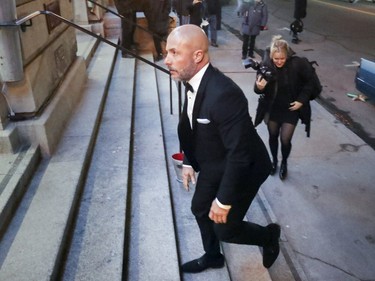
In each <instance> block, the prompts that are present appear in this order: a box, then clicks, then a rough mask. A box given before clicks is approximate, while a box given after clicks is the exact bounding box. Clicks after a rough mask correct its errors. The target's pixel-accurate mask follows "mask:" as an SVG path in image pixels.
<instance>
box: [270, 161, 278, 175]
mask: <svg viewBox="0 0 375 281" xmlns="http://www.w3.org/2000/svg"><path fill="white" fill-rule="evenodd" d="M276 170H277V162H273V163H272V167H271V172H270V175H271V176H273V175H274V174H275V173H276Z"/></svg>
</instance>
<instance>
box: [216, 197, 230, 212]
mask: <svg viewBox="0 0 375 281" xmlns="http://www.w3.org/2000/svg"><path fill="white" fill-rule="evenodd" d="M215 201H216V204H217V205H218V206H219V207H220V208H221V209H224V210H229V209H230V208H232V206H231V205H224V204H221V202H220V201H219V199H217V198H216V199H215Z"/></svg>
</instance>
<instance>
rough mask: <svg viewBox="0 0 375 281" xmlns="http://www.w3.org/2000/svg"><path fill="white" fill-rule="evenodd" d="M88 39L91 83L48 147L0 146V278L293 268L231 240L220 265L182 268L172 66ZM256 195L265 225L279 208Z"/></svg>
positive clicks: (254, 276)
mask: <svg viewBox="0 0 375 281" xmlns="http://www.w3.org/2000/svg"><path fill="white" fill-rule="evenodd" d="M90 46H91V47H88V48H87V52H85V53H86V55H82V57H83V58H84V59H85V60H86V64H87V65H88V69H87V76H88V78H87V83H86V85H85V87H84V88H83V89H82V91H83V93H82V98H81V100H80V102H79V104H78V106H77V107H76V109H75V111H74V113H73V114H72V116H71V118H70V121H69V123H68V124H67V126H66V128H65V130H64V132H62V138H61V140H60V142H59V144H58V146H57V149H56V152H55V153H54V154H53V155H52V156H51V157H48V158H46V157H41V153H40V149H39V148H38V147H36V148H33V147H28V148H25V149H24V150H23V151H21V152H20V153H19V154H15V156H14V157H13V158H12V157H11V156H10V155H9V156H6V157H10V158H9V161H8V162H9V167H8V170H7V171H4V172H2V173H3V174H4V175H5V176H4V177H3V179H2V182H1V184H2V185H1V188H0V191H1V194H0V206H1V207H2V209H1V214H0V218H1V220H0V222H1V223H0V227H1V230H0V233H1V234H2V236H1V241H0V280H1V281H2V280H4V281H5V280H12V281H13V280H14V281H26V280H27V281H40V280H66V281H68V280H80V281H81V280H98V281H101V280H111V281H117V280H142V281H143V280H146V281H148V280H152V281H154V280H160V281H166V280H171V281H177V280H184V281H189V280H198V281H199V280H202V281H203V280H217V281H228V280H236V281H242V280H243V281H245V280H247V281H263V280H264V281H266V280H271V276H272V280H275V281H287V280H295V279H294V277H293V272H292V271H293V269H290V268H289V266H288V265H287V263H288V257H284V255H281V256H280V258H279V261H278V265H277V266H275V267H273V268H272V269H271V270H270V271H267V270H266V269H265V268H264V267H263V266H262V264H261V253H260V250H259V249H258V248H257V247H245V246H238V245H228V244H223V245H222V248H223V252H224V254H225V257H226V267H224V268H222V269H219V270H208V271H206V272H203V273H201V274H198V275H194V274H183V273H181V272H180V270H179V265H180V264H181V263H183V262H186V261H188V260H191V259H194V258H197V257H199V256H200V255H202V254H203V253H202V246H201V242H200V234H199V230H198V227H197V224H196V222H195V219H194V217H193V216H192V214H191V212H190V201H191V197H192V192H186V191H185V190H184V189H183V187H182V185H181V184H180V183H179V182H178V181H176V174H175V171H174V166H173V163H172V159H171V155H172V154H174V153H176V152H178V151H179V144H178V139H177V135H176V126H177V122H178V112H179V109H178V102H177V101H178V98H177V97H178V94H177V87H176V84H175V83H174V82H172V83H171V85H172V102H171V101H170V95H169V85H170V81H169V76H168V75H166V74H165V73H163V72H161V71H158V70H155V69H154V68H153V67H151V66H149V65H147V64H146V63H144V62H142V61H139V60H136V59H123V58H121V55H119V53H118V52H117V51H116V50H115V49H114V48H113V47H111V46H108V45H105V44H103V43H100V44H97V42H95V43H90ZM88 54H89V55H88ZM142 57H143V58H145V59H147V60H152V57H153V56H152V53H151V52H145V53H143V54H142ZM160 66H163V63H162V62H160ZM171 106H172V108H171ZM171 112H173V114H171ZM4 161H7V160H5V158H3V156H2V162H4ZM11 183H12V184H13V186H15V187H13V188H11V187H10V184H11ZM8 189H12V191H8ZM7 194H9V195H8V197H5V195H7ZM261 196H262V194H260V197H258V198H257V200H256V201H255V202H254V204H253V205H252V207H251V210H250V212H249V214H250V213H251V217H250V215H249V219H250V220H251V221H254V222H258V223H260V224H263V225H264V224H267V223H269V222H270V221H274V220H275V218H274V217H272V212H271V210H270V208H269V207H268V205H267V202H266V201H265V200H264V199H262V197H261ZM265 214H267V215H265ZM270 214H271V216H270ZM284 239H285V238H284ZM284 252H285V253H288V249H284ZM289 253H290V252H289ZM291 254H292V253H291Z"/></svg>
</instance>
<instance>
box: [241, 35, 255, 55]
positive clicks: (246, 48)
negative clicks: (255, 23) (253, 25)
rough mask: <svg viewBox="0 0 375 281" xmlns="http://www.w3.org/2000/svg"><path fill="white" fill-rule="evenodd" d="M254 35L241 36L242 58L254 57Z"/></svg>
mask: <svg viewBox="0 0 375 281" xmlns="http://www.w3.org/2000/svg"><path fill="white" fill-rule="evenodd" d="M256 37H257V36H256V35H246V34H244V35H243V38H242V39H243V43H242V55H243V56H253V55H254V48H255V39H256Z"/></svg>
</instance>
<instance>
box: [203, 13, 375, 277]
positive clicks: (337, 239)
mask: <svg viewBox="0 0 375 281" xmlns="http://www.w3.org/2000/svg"><path fill="white" fill-rule="evenodd" d="M274 20H275V21H277V22H278V23H279V20H277V19H274V18H273V17H272V15H270V18H269V25H270V26H271V25H272V24H273V22H274ZM222 22H223V27H222V30H221V31H219V33H218V35H219V37H218V44H219V48H213V47H210V54H211V61H212V63H213V65H214V66H215V67H218V68H219V69H220V70H221V71H223V72H224V73H225V74H226V75H228V76H229V77H231V78H232V79H233V80H234V81H235V82H236V83H237V84H239V85H240V87H241V88H242V89H243V91H244V92H245V94H246V96H247V98H248V100H249V111H250V114H251V116H252V117H254V116H255V108H256V105H257V96H256V95H255V94H254V93H253V85H254V79H255V72H254V71H253V70H251V69H244V67H243V66H242V61H241V46H242V42H241V41H240V40H239V39H238V38H236V36H234V35H233V34H235V33H236V31H238V30H239V26H240V25H238V24H239V23H240V19H239V18H237V15H236V13H235V6H224V7H223V12H222ZM283 24H284V26H287V23H286V22H285V23H283ZM229 30H230V31H229ZM271 35H272V34H267V37H268V38H269V39H270V38H271ZM262 36H263V35H260V37H262ZM307 36H309V34H306V35H305V37H307ZM311 36H312V38H308V39H307V40H306V41H310V40H312V41H313V40H314V34H311ZM262 40H264V38H263V39H262ZM258 42H259V43H261V42H262V41H261V40H259V41H258ZM268 42H269V41H268ZM268 44H269V43H268ZM316 54H318V55H323V54H322V53H319V51H317V52H316ZM256 59H258V60H259V59H260V58H259V57H257V58H256ZM311 106H312V112H313V113H312V114H313V115H312V119H313V120H312V125H311V137H310V138H307V137H306V134H305V131H304V125H302V124H299V125H298V126H297V129H296V132H295V135H294V138H293V149H292V153H291V156H290V160H289V175H288V178H287V179H286V180H285V181H281V180H280V179H279V178H278V176H277V173H276V175H275V176H271V177H270V178H269V179H268V180H267V181H266V182H265V184H264V185H263V187H262V189H261V194H264V196H265V198H266V200H267V202H268V204H269V205H270V207H271V209H272V213H273V214H274V215H275V218H276V220H277V222H278V223H279V224H280V225H281V226H282V232H283V235H282V240H283V242H286V243H287V244H288V245H289V246H290V247H291V249H292V250H293V252H294V254H295V255H296V260H295V261H292V262H297V263H298V264H299V265H301V268H302V271H303V274H305V276H306V279H304V278H301V280H319V281H320V280H321V281H327V280H340V281H349V280H350V281H354V280H375V269H374V267H373V262H374V260H375V209H374V208H373V202H374V201H375V189H374V184H373V182H374V179H375V178H374V164H375V152H374V150H373V149H372V148H371V147H370V146H369V145H368V144H367V143H365V142H364V141H363V140H362V139H360V138H359V137H358V136H357V135H355V134H354V133H353V132H352V131H350V130H349V129H348V128H347V127H346V126H345V125H344V124H342V123H341V122H340V121H339V120H338V119H337V118H336V116H335V115H333V114H331V113H330V112H328V111H327V110H326V109H325V108H323V107H322V106H321V105H320V104H319V103H318V102H316V101H313V102H312V103H311ZM257 129H258V132H259V134H260V135H261V137H262V139H263V141H264V142H265V143H266V144H267V143H268V133H267V129H266V126H265V125H264V124H261V125H259V127H257ZM271 272H272V268H271ZM272 278H273V280H277V279H275V278H274V276H272Z"/></svg>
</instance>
